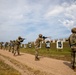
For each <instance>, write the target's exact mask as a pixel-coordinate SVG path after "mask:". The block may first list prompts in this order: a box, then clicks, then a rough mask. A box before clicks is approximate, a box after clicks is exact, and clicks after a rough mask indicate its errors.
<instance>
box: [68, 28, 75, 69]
mask: <svg viewBox="0 0 76 75" xmlns="http://www.w3.org/2000/svg"><path fill="white" fill-rule="evenodd" d="M71 32H72V34H71V35H70V37H69V44H70V48H71V58H72V68H73V69H75V67H76V59H75V54H76V28H73V29H72V30H71Z"/></svg>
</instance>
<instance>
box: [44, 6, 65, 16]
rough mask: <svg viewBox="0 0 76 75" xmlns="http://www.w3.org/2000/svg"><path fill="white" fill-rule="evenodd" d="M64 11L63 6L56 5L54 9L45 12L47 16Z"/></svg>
mask: <svg viewBox="0 0 76 75" xmlns="http://www.w3.org/2000/svg"><path fill="white" fill-rule="evenodd" d="M63 11H64V8H63V7H62V6H55V7H54V8H53V9H52V10H49V11H48V12H47V13H46V14H45V17H51V16H57V15H59V14H60V13H62V12H63Z"/></svg>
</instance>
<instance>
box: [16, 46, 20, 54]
mask: <svg viewBox="0 0 76 75" xmlns="http://www.w3.org/2000/svg"><path fill="white" fill-rule="evenodd" d="M17 53H18V55H20V50H19V46H18V47H17Z"/></svg>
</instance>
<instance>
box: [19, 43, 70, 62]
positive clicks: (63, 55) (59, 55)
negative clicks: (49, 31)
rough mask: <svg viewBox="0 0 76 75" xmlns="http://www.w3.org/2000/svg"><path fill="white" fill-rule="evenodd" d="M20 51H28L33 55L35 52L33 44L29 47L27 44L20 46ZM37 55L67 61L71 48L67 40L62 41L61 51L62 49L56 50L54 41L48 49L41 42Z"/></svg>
mask: <svg viewBox="0 0 76 75" xmlns="http://www.w3.org/2000/svg"><path fill="white" fill-rule="evenodd" d="M20 51H21V52H25V53H30V54H33V55H34V54H35V48H34V45H32V47H31V48H29V47H28V45H27V48H21V49H20ZM39 55H40V56H45V57H50V58H56V59H61V60H67V61H70V60H71V50H70V47H69V44H68V42H65V43H63V51H62V50H58V51H57V49H56V43H51V48H50V50H49V51H48V50H47V49H46V47H45V44H42V48H41V49H40V50H39Z"/></svg>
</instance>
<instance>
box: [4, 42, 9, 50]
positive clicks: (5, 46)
mask: <svg viewBox="0 0 76 75" xmlns="http://www.w3.org/2000/svg"><path fill="white" fill-rule="evenodd" d="M4 49H5V50H7V49H8V42H5V44H4Z"/></svg>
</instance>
